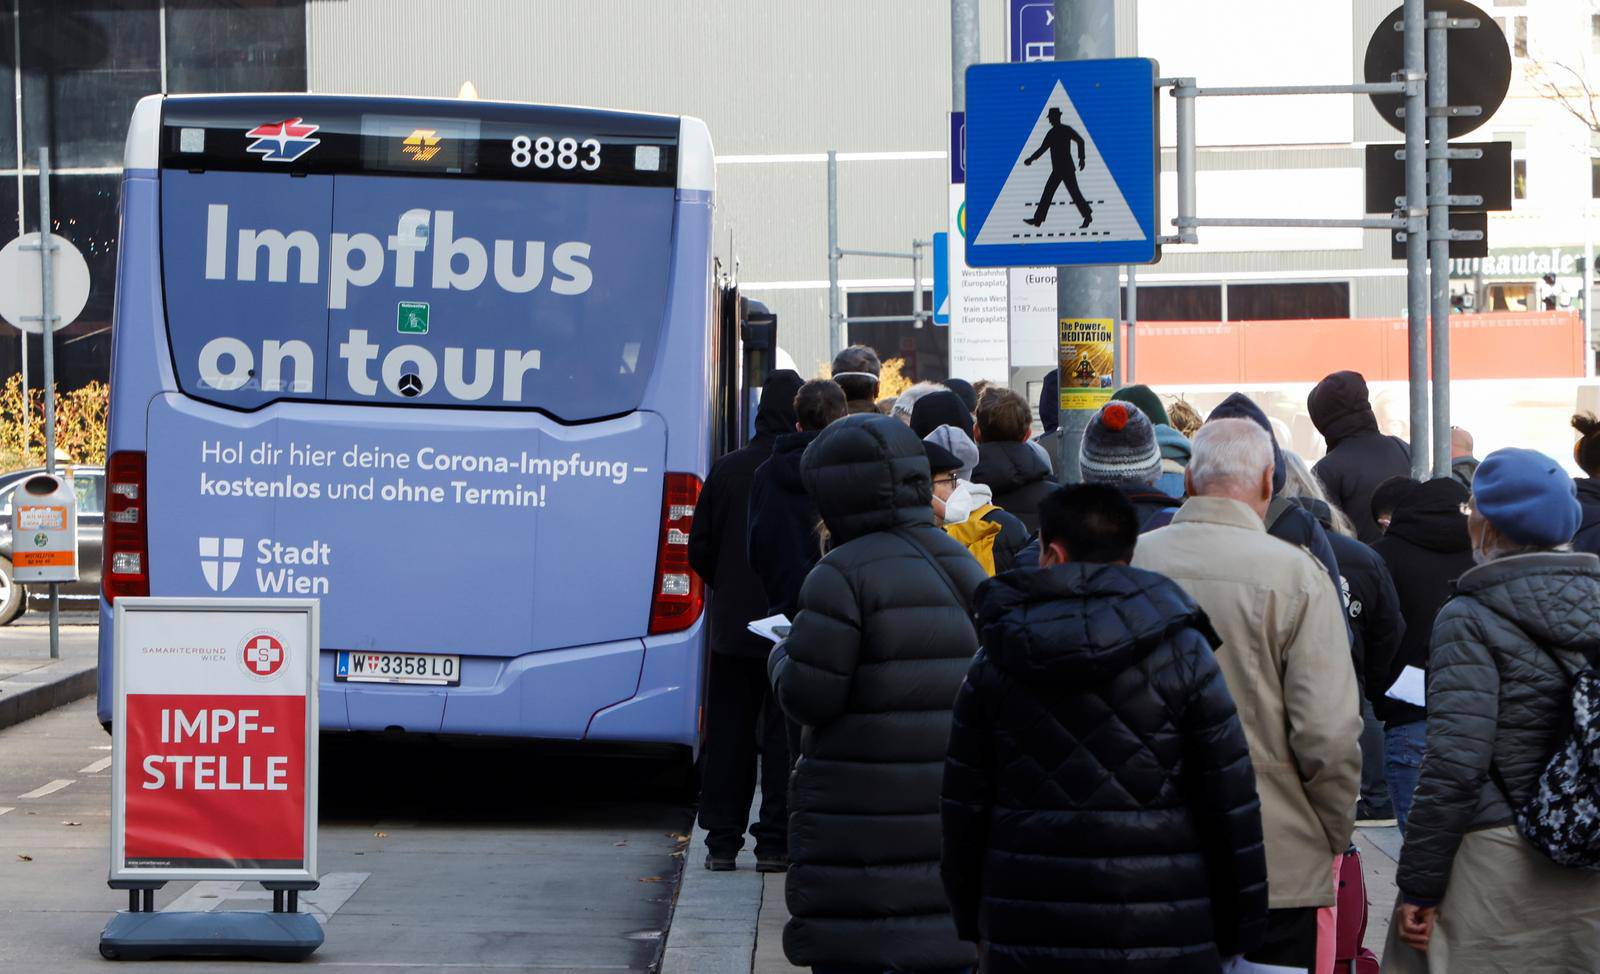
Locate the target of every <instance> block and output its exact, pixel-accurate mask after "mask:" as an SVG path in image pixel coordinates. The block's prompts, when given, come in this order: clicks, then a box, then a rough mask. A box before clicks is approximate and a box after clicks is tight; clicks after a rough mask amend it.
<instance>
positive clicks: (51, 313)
mask: <svg viewBox="0 0 1600 974" xmlns="http://www.w3.org/2000/svg"><path fill="white" fill-rule="evenodd" d="M55 249H56V245H55V239H54V238H53V237H52V236H51V235H50V150H49V149H48V148H46V147H43V146H41V147H40V148H39V287H40V292H39V294H40V300H39V315H40V317H41V318H42V319H43V321H42V322H41V324H43V326H44V334H43V335H42V336H41V337H42V339H43V342H44V469H45V472H46V473H49V474H54V473H55V472H56V356H55V345H56V339H55V326H56V318H55V288H54V284H55V282H54V281H53V280H52V279H51V275H52V272H53V271H54V269H55V268H54V267H53V266H52V264H54V262H55ZM50 658H51V659H60V658H61V586H60V585H59V584H58V583H56V582H51V583H50Z"/></svg>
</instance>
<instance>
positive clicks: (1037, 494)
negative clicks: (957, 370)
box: [972, 388, 1056, 534]
mask: <svg viewBox="0 0 1600 974" xmlns="http://www.w3.org/2000/svg"><path fill="white" fill-rule="evenodd" d="M1032 427H1033V416H1031V415H1030V414H1029V411H1028V401H1027V400H1026V399H1023V398H1022V397H1021V396H1019V395H1017V394H1016V393H1015V392H1012V391H1011V390H1010V389H1001V388H990V389H987V390H985V391H984V394H983V398H982V399H980V400H979V401H978V415H977V432H978V465H977V467H976V468H974V470H973V471H972V479H973V480H974V481H975V482H977V483H979V484H984V485H987V486H988V487H989V489H990V490H992V491H994V500H995V503H996V504H999V505H1000V506H1001V507H1003V508H1005V509H1006V510H1007V511H1009V512H1011V513H1012V514H1014V515H1016V517H1017V518H1018V519H1019V520H1021V521H1022V523H1023V524H1024V525H1026V526H1027V528H1028V532H1029V533H1030V534H1035V533H1037V532H1038V530H1039V505H1040V504H1041V503H1042V502H1043V501H1044V499H1045V497H1047V496H1049V494H1050V492H1051V491H1053V490H1055V488H1056V484H1055V481H1054V480H1052V479H1051V478H1050V464H1049V463H1048V462H1047V461H1046V460H1045V459H1042V458H1041V457H1040V455H1039V453H1040V451H1038V449H1037V448H1036V447H1035V446H1034V445H1033V444H1031V443H1029V442H1028V436H1029V434H1030V432H1031V430H1032Z"/></svg>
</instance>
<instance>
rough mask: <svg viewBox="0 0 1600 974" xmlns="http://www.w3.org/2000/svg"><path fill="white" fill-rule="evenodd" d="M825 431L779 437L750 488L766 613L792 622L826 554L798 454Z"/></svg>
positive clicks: (753, 554) (754, 562) (753, 544)
mask: <svg viewBox="0 0 1600 974" xmlns="http://www.w3.org/2000/svg"><path fill="white" fill-rule="evenodd" d="M821 433H822V431H821V430H807V431H804V432H800V433H790V434H789V435H787V436H780V437H778V442H777V443H776V444H774V445H773V447H772V456H771V457H769V458H767V461H766V462H765V463H763V464H762V465H761V466H759V467H757V468H756V474H755V483H754V484H753V485H752V486H751V488H750V568H751V570H753V571H754V572H755V573H756V576H757V577H758V578H760V579H761V588H762V589H763V590H764V591H765V592H766V593H767V612H768V614H773V613H779V612H781V613H783V614H784V615H785V616H787V617H789V618H790V619H791V620H792V619H793V618H794V613H795V610H796V609H797V608H799V604H800V586H801V585H802V584H803V583H804V582H805V580H806V575H808V574H810V572H811V569H812V568H813V567H815V566H816V564H817V560H818V559H820V558H821V557H822V517H821V515H819V514H818V513H817V505H816V502H815V501H813V500H812V499H811V495H810V494H808V493H806V485H805V484H804V483H803V482H802V481H801V479H800V458H801V457H802V456H804V454H805V452H806V447H808V446H810V445H811V441H813V440H815V439H816V438H817V437H818V436H820V435H821Z"/></svg>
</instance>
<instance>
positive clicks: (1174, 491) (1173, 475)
mask: <svg viewBox="0 0 1600 974" xmlns="http://www.w3.org/2000/svg"><path fill="white" fill-rule="evenodd" d="M1111 398H1112V399H1114V400H1118V401H1121V402H1126V403H1132V404H1133V405H1135V406H1137V407H1139V411H1140V412H1141V413H1144V415H1145V418H1146V419H1148V420H1150V422H1151V423H1153V424H1154V425H1155V428H1156V444H1157V445H1159V446H1160V447H1161V478H1160V479H1159V480H1157V481H1156V489H1157V490H1159V491H1161V492H1162V493H1163V494H1166V495H1167V496H1168V497H1176V498H1178V499H1180V500H1181V499H1182V498H1183V470H1184V468H1185V467H1187V466H1188V465H1189V453H1190V451H1189V438H1188V437H1187V436H1184V435H1183V434H1182V433H1180V432H1178V431H1177V430H1176V429H1174V428H1173V426H1172V420H1171V419H1170V418H1169V417H1168V415H1167V407H1165V406H1163V405H1162V404H1161V397H1160V396H1158V395H1156V392H1155V390H1154V389H1152V388H1150V387H1149V386H1146V385H1131V386H1123V387H1122V388H1121V389H1118V390H1117V391H1116V392H1113V393H1112V394H1111Z"/></svg>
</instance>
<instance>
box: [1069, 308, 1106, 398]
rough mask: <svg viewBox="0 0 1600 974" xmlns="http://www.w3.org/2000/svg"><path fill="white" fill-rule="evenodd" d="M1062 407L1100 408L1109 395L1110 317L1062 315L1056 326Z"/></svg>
mask: <svg viewBox="0 0 1600 974" xmlns="http://www.w3.org/2000/svg"><path fill="white" fill-rule="evenodd" d="M1056 334H1057V339H1058V341H1057V358H1058V360H1059V363H1060V366H1061V408H1062V409H1099V408H1100V407H1101V406H1102V405H1104V404H1105V402H1106V400H1108V399H1110V398H1111V392H1112V388H1111V366H1112V354H1113V348H1114V345H1113V342H1114V337H1113V332H1112V329H1111V319H1110V318H1062V319H1059V322H1058V328H1057V332H1056Z"/></svg>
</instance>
